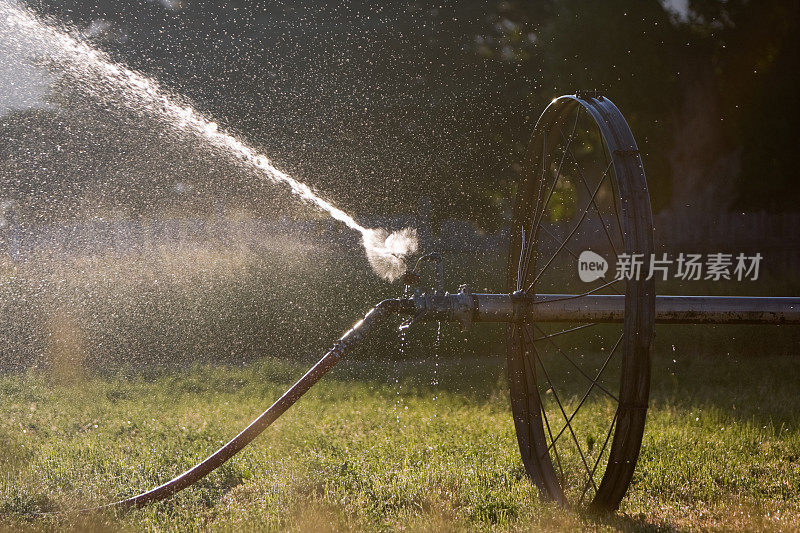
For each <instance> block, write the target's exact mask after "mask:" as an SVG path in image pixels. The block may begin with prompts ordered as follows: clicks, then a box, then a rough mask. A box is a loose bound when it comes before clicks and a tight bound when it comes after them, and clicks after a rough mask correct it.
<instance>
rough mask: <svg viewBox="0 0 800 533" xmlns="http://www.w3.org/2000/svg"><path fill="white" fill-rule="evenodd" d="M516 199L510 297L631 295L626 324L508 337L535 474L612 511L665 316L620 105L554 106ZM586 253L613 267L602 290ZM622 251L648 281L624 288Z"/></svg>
mask: <svg viewBox="0 0 800 533" xmlns="http://www.w3.org/2000/svg"><path fill="white" fill-rule="evenodd" d="M515 200H516V201H515V210H514V218H513V224H512V232H511V244H510V248H509V260H508V273H507V281H508V288H509V290H510V291H520V290H521V291H525V292H527V293H528V295H535V294H545V293H553V294H565V293H571V294H576V295H581V294H624V296H625V317H624V321H623V322H622V323H621V324H592V323H557V324H544V323H536V322H533V321H526V322H522V323H517V324H511V325H509V327H508V331H507V340H508V343H507V344H508V373H509V380H510V385H511V405H512V410H513V414H514V423H515V427H516V431H517V440H518V442H519V447H520V451H521V453H522V460H523V463H524V465H525V470H526V472H527V474H528V475H529V476H530V477H531V478H532V480H533V481H534V482H535V483H536V485H537V486H538V487H539V489H540V490H541V492H542V494H543V495H544V496H545V497H548V498H551V499H553V500H555V501H557V502H559V503H561V504H578V505H584V504H591V505H592V506H593V507H594V508H596V509H602V510H613V509H616V508H617V507H618V506H619V503H620V501H621V500H622V498H623V496H624V495H625V492H626V491H627V489H628V486H629V485H630V482H631V478H632V476H633V471H634V468H635V466H636V460H637V458H638V456H639V449H640V446H641V442H642V434H643V431H644V424H645V417H646V414H647V403H648V396H649V389H650V347H651V343H652V338H653V328H654V311H655V309H654V306H655V289H654V282H653V280H647V279H646V278H647V276H648V273H649V266H650V265H649V258H650V257H651V256H652V251H653V235H652V228H653V222H652V213H651V209H650V199H649V195H648V192H647V185H646V182H645V175H644V169H643V167H642V161H641V158H640V157H639V152H638V149H637V147H636V142H635V141H634V138H633V135H632V133H631V131H630V128H629V127H628V124H627V122H626V121H625V119H624V118H623V116H622V114H621V113H620V112H619V110H618V109H617V108H616V106H614V104H613V103H612V102H611V101H610V100H608V99H607V98H604V97H602V96H599V95H597V94H584V95H578V96H573V95H570V96H562V97H560V98H558V99H556V100H553V102H552V103H551V104H550V105H549V106H548V107H547V109H546V110H545V111H544V113H543V114H542V116H541V117H540V118H539V121H538V122H537V124H536V128H535V131H534V134H533V137H532V140H531V144H530V148H529V155H528V160H527V161H526V173H525V176H524V178H523V180H522V181H521V183H520V184H519V187H518V190H517V193H516V199H515ZM584 250H591V251H592V252H594V253H596V254H598V255H600V256H602V257H603V258H604V259H605V260H606V261H607V262H608V270H607V271H606V272H605V273H604V274H603V275H601V276H599V277H597V279H595V280H594V281H592V282H585V281H581V280H580V279H579V276H578V257H579V256H580V254H581V252H582V251H584ZM619 254H628V255H629V256H632V255H633V254H643V255H642V256H637V257H642V266H641V276H640V277H639V279H625V280H617V279H616V274H617V269H616V268H615V266H614V265H615V263H616V260H617V257H618V256H619ZM598 263H602V262H598ZM633 263H634V264H635V263H636V261H633ZM531 305H535V303H534V304H531Z"/></svg>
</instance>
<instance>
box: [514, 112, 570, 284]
mask: <svg viewBox="0 0 800 533" xmlns="http://www.w3.org/2000/svg"><path fill="white" fill-rule="evenodd" d="M580 114H581V106H578V108H577V111H576V112H575V122H574V123H573V125H572V131H571V132H570V134H569V139H568V141H567V144H566V146H565V147H564V151H563V152H561V160H560V161H559V162H558V169H557V171H556V178H555V179H554V180H553V185H552V186H551V187H550V190H549V192H548V193H547V199H546V200H545V202H544V205H542V207H541V209H539V203H540V200H541V198H537V199H536V210H535V211H534V215H533V220H532V221H531V229H530V231H529V232H528V235H529V236H530V237H531V238H530V243H529V244H528V249H527V250H525V266H526V272H524V274H526V275H527V265H528V264H530V249H531V248H532V247H531V243H533V242H535V240H536V237H537V234H538V233H537V231H536V230H538V228H539V226H540V225H541V222H542V218H543V217H544V212H545V211H546V210H547V205H548V204H549V203H550V199H551V198H552V197H553V192H554V191H555V189H556V185H557V184H558V180H559V178H560V177H561V168H562V167H563V166H564V159H566V156H567V152H568V151H569V149H570V145H571V144H572V141H573V140H574V138H575V130H576V129H577V128H578V119H579V118H580ZM546 140H547V137H546V135H545V136H543V139H542V178H541V181H542V183H544V175H545V172H546V169H547V167H546V165H545V164H544V162H545V155H546V153H545V150H546V147H547V143H546Z"/></svg>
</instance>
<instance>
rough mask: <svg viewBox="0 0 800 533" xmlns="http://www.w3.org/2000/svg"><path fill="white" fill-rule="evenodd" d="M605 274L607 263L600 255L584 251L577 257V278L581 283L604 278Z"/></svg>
mask: <svg viewBox="0 0 800 533" xmlns="http://www.w3.org/2000/svg"><path fill="white" fill-rule="evenodd" d="M606 272H608V261H606V260H605V258H604V257H603V256H602V255H599V254H596V253H594V252H593V251H591V250H584V251H583V252H581V255H580V256H578V276H580V278H581V281H584V282H586V283H590V282H592V281H594V280H596V279H600V278H602V277H603V276H605V274H606Z"/></svg>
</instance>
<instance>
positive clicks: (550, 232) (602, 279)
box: [541, 226, 621, 294]
mask: <svg viewBox="0 0 800 533" xmlns="http://www.w3.org/2000/svg"><path fill="white" fill-rule="evenodd" d="M541 229H543V230H544V232H545V233H546V234H547V236H548V237H550V238H551V239H553V242H555V243H558V237H556V236H555V235H553V232H552V231H550V230H549V229H547V228H546V227H545V226H541ZM564 249H565V250H566V251H567V252H568V253H569V255H571V256H572V257H573V258H574V259H575V260H576V261H577V260H578V254H576V253H575V252H573V251H572V248H570V247H569V246H564ZM597 279H599V280H600V281H607V280H606V277H605V276H600V277H599V278H597ZM616 281H619V280H617V279H613V280H611V281H610V282H607V283H606V284H605V285H601V286H600V287H597V288H596V289H595V290H600V289H602V288H605V287H608V286H609V285H612V284H613V283H615V282H616ZM613 291H614V292H616V293H617V294H621V293H620V292H619V291H618V290H617V289H613ZM592 292H594V291H592ZM592 292H588V293H586V294H591V293H592Z"/></svg>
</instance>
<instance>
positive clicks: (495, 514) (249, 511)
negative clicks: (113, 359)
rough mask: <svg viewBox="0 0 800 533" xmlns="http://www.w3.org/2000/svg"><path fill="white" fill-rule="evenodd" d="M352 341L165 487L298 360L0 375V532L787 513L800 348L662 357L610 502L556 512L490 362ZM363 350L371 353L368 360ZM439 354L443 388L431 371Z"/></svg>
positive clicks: (796, 501) (677, 522) (620, 525)
mask: <svg viewBox="0 0 800 533" xmlns="http://www.w3.org/2000/svg"><path fill="white" fill-rule="evenodd" d="M377 355H378V354H377V353H375V354H372V355H370V354H368V353H366V350H361V351H359V352H357V353H356V354H354V355H353V358H352V359H351V360H349V361H346V362H345V363H343V364H342V365H340V367H338V368H336V369H334V370H333V371H332V372H331V374H330V375H329V376H327V377H326V378H325V379H324V380H323V381H322V382H321V383H320V384H319V385H318V386H317V387H315V388H314V389H312V391H311V392H310V393H309V394H308V395H307V396H306V397H305V398H303V399H302V400H301V401H300V402H299V403H298V404H297V405H296V406H295V407H293V408H292V409H291V410H290V411H289V412H287V413H286V415H284V417H283V418H281V419H280V420H279V421H278V422H276V423H275V425H274V426H273V427H271V428H269V429H268V430H267V431H266V432H265V433H264V434H263V435H262V436H261V437H260V438H259V439H258V440H256V442H254V443H253V444H252V445H251V446H249V447H248V448H246V449H245V450H244V451H243V452H242V453H241V454H240V455H239V456H237V457H235V458H234V459H232V460H231V461H229V462H228V463H227V464H226V465H224V466H223V467H222V468H221V469H220V470H218V471H217V472H215V473H214V474H212V475H210V476H209V477H207V478H206V479H204V480H202V481H201V482H200V483H199V484H198V485H197V486H194V487H191V488H189V489H187V490H185V491H184V492H182V493H180V494H179V495H177V496H176V497H174V498H172V499H171V500H168V501H166V502H162V503H159V504H156V505H153V506H150V507H147V508H145V509H142V510H136V511H132V512H128V513H120V514H114V513H111V512H104V513H91V514H84V515H76V514H70V513H66V514H60V515H49V516H44V517H31V516H30V513H34V512H39V511H46V512H50V511H59V510H67V509H75V508H79V507H84V506H89V505H94V504H100V503H103V502H108V501H110V500H113V499H118V498H123V497H126V496H131V495H133V494H134V493H136V492H138V491H140V490H142V489H145V488H150V487H153V486H155V485H156V484H158V483H161V482H163V481H165V480H167V479H168V478H170V477H171V476H174V475H175V474H178V473H180V472H181V471H183V470H184V469H186V468H187V467H189V466H191V465H193V464H194V463H195V462H197V461H198V460H199V459H201V458H202V457H204V456H205V455H206V454H208V453H209V452H211V451H212V450H214V449H215V448H216V447H218V446H219V445H220V443H222V442H223V441H225V440H227V439H228V438H230V437H231V436H232V435H233V434H234V433H235V432H236V431H238V430H239V429H241V428H242V427H243V426H244V425H245V424H246V423H248V422H249V421H250V420H251V419H252V418H254V417H255V416H256V415H257V414H258V413H259V412H261V410H263V409H264V408H265V407H266V406H268V405H269V404H270V403H271V402H272V401H273V400H274V399H275V398H277V396H278V395H279V394H280V393H282V392H283V390H284V389H285V388H286V387H287V385H289V384H290V383H291V382H293V381H294V380H295V379H296V378H297V377H298V376H299V375H300V374H301V373H302V371H303V370H304V366H303V365H302V364H299V363H283V362H279V361H277V360H274V359H265V360H263V361H261V362H258V363H254V364H251V365H249V366H246V367H223V366H202V367H195V368H192V369H187V370H185V371H183V372H178V371H175V370H171V371H169V372H167V371H164V372H163V373H161V374H160V375H158V373H150V374H148V375H147V376H146V377H143V376H140V377H130V376H129V377H126V378H118V379H114V378H110V377H105V378H101V377H91V376H82V375H80V374H77V373H73V374H68V375H61V376H59V377H58V378H57V379H56V378H53V377H48V376H47V375H45V374H43V373H28V374H22V375H7V376H4V377H0V397H2V398H3V403H2V405H3V407H2V419H0V529H8V530H20V529H31V530H50V529H53V528H71V529H76V530H87V529H91V530H106V529H112V530H118V529H129V530H136V531H138V530H158V531H191V530H207V529H214V530H228V531H242V530H262V529H267V530H284V529H288V530H296V531H317V530H325V529H331V530H345V529H355V530H396V529H410V530H448V529H452V530H470V531H472V530H490V529H491V530H495V529H497V530H530V529H537V530H539V529H548V530H574V529H576V528H588V529H592V530H604V529H625V530H630V529H653V530H659V529H665V530H669V529H677V530H683V529H726V530H727V529H749V530H762V529H765V528H768V529H787V530H790V529H794V528H796V527H797V524H798V523H800V424H798V422H800V399H799V398H800V395H798V384H800V379H798V378H799V377H800V358H797V357H769V356H759V357H752V358H739V359H732V358H730V357H728V358H726V357H724V356H708V357H703V356H702V354H690V355H689V354H682V355H681V356H672V354H671V353H664V354H662V355H659V356H658V357H657V358H656V361H655V364H654V379H653V393H652V401H651V412H650V416H649V419H648V426H647V429H646V435H645V441H644V445H643V452H642V455H641V458H640V462H639V466H638V469H637V472H636V475H635V479H634V483H633V486H632V488H631V490H630V492H629V494H628V496H627V497H626V499H625V500H624V501H623V504H622V508H621V510H620V512H619V513H616V514H613V515H607V516H596V515H591V514H587V513H585V512H582V511H580V510H574V509H573V510H562V509H559V508H557V507H555V506H553V505H552V504H548V503H545V502H542V501H540V500H539V497H538V495H537V492H536V490H535V488H534V487H533V486H532V485H531V484H530V482H529V481H528V480H527V478H526V477H525V476H524V472H523V468H522V465H521V462H520V459H519V456H518V450H517V448H516V441H515V437H514V430H513V425H512V422H511V417H510V409H509V405H508V393H507V385H506V381H505V380H506V378H505V374H504V368H505V365H504V362H503V360H502V359H501V358H483V359H469V360H462V361H458V360H439V366H438V367H434V365H435V360H434V359H430V360H426V361H404V362H383V361H378V360H377V359H376V357H377ZM365 358H367V359H366V360H365ZM434 368H438V370H437V374H436V377H437V379H438V381H439V385H438V386H435V387H434V386H431V384H430V382H431V379H432V377H433V371H434Z"/></svg>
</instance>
